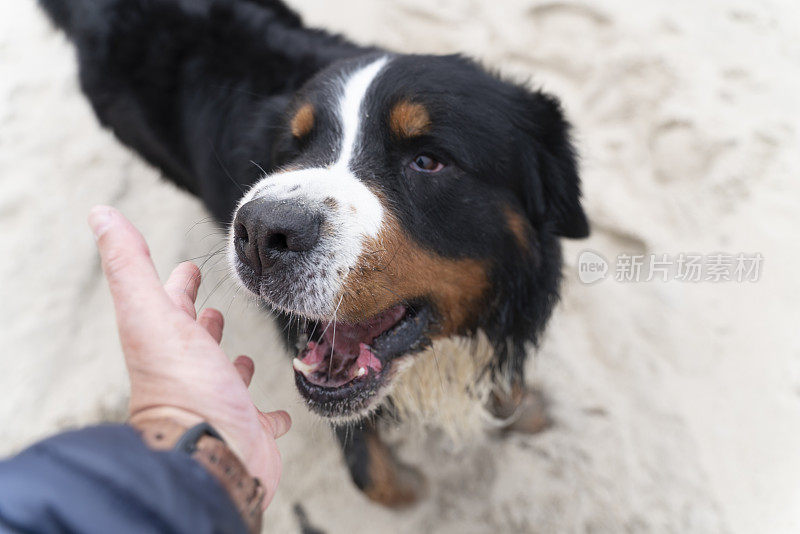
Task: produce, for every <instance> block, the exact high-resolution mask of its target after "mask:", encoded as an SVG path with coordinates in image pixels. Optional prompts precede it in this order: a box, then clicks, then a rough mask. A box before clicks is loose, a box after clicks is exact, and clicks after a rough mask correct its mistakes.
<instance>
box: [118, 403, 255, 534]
mask: <svg viewBox="0 0 800 534" xmlns="http://www.w3.org/2000/svg"><path fill="white" fill-rule="evenodd" d="M131 425H132V426H133V427H134V428H135V429H136V430H137V431H138V432H139V434H140V436H141V438H142V440H143V441H144V442H145V444H146V445H147V446H148V447H150V448H151V449H154V450H162V451H163V450H179V451H182V452H185V453H187V454H189V455H190V456H191V457H192V458H194V459H195V460H196V461H197V462H199V463H200V464H201V465H202V466H203V467H205V468H206V470H207V471H208V472H209V473H210V474H211V476H213V477H214V478H215V479H216V480H217V481H218V482H219V483H220V484H221V485H222V487H223V488H225V491H227V492H228V495H229V496H230V498H231V500H232V501H233V503H234V505H235V506H236V509H237V510H238V511H239V514H240V516H241V518H242V520H243V521H244V523H245V525H246V526H247V530H248V531H249V532H251V533H257V532H260V531H261V516H262V509H261V508H262V503H263V502H264V497H265V495H266V492H265V490H264V487H263V486H262V485H261V482H260V481H259V480H258V479H257V478H254V477H252V476H250V474H249V473H248V472H247V469H246V468H245V466H244V464H242V462H241V460H239V458H238V457H237V456H236V455H235V454H234V453H233V451H231V449H230V448H229V447H228V446H227V445H226V444H225V441H224V440H223V439H222V437H221V436H220V435H219V433H217V432H216V430H214V428H213V427H211V425H209V424H208V423H200V424H198V425H195V426H193V427H187V426H185V425H182V424H180V423H178V422H177V421H175V420H174V419H170V418H168V417H159V418H150V419H136V420H132V421H131Z"/></svg>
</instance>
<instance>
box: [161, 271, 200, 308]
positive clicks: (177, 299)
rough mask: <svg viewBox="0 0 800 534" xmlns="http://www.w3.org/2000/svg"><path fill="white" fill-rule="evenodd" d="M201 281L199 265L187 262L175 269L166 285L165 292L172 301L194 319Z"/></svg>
mask: <svg viewBox="0 0 800 534" xmlns="http://www.w3.org/2000/svg"><path fill="white" fill-rule="evenodd" d="M200 279H201V276H200V269H198V267H197V265H195V264H194V263H192V262H190V261H185V262H183V263H181V264H180V265H178V266H177V267H175V269H173V271H172V274H170V275H169V278H168V279H167V283H165V284H164V291H166V292H167V295H168V296H169V298H170V300H171V301H172V302H173V303H174V304H175V306H177V307H178V308H179V309H181V310H183V311H184V312H185V313H186V314H187V315H189V316H190V317H191V318H192V319H195V318H196V316H197V313H196V311H195V309H194V301H195V300H196V299H197V290H198V288H199V287H200Z"/></svg>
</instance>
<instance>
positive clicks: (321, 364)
mask: <svg viewBox="0 0 800 534" xmlns="http://www.w3.org/2000/svg"><path fill="white" fill-rule="evenodd" d="M405 313H406V309H405V307H404V306H400V305H398V306H395V307H393V308H390V309H388V310H386V311H385V312H383V313H382V314H380V315H378V316H376V317H374V318H372V319H369V320H367V321H364V322H363V323H358V324H353V325H350V324H344V323H335V324H333V323H329V324H327V325H325V326H324V327H322V328H324V329H325V330H324V333H323V334H322V338H321V339H320V340H319V343H315V342H314V341H309V342H308V345H307V347H306V350H305V351H304V352H305V354H304V355H303V358H302V360H300V361H301V362H302V363H303V364H304V365H303V369H298V370H300V371H301V372H302V373H303V375H304V376H305V377H306V379H307V380H309V381H310V382H312V383H314V384H317V385H319V386H326V387H339V386H341V385H344V384H346V383H348V382H350V381H351V380H353V379H354V378H357V377H359V376H363V375H364V374H365V373H366V372H370V371H374V372H376V373H379V372H380V371H381V368H382V367H383V365H382V364H381V361H380V360H379V359H378V358H376V357H375V355H374V354H372V351H371V350H370V348H369V346H368V343H371V342H372V340H373V339H375V338H376V337H377V336H379V335H380V334H382V333H383V332H385V331H386V330H388V329H389V328H391V327H392V326H394V325H395V324H396V323H397V322H398V321H399V320H400V319H402V318H403V315H405ZM331 347H335V350H334V351H333V354H332V355H331ZM360 369H364V370H365V371H361V374H359V372H360Z"/></svg>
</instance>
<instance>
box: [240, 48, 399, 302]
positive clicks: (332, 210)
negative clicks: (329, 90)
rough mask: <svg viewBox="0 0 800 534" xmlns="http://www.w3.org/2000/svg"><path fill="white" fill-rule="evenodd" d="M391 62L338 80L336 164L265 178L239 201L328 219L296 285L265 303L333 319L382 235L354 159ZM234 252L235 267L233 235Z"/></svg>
mask: <svg viewBox="0 0 800 534" xmlns="http://www.w3.org/2000/svg"><path fill="white" fill-rule="evenodd" d="M387 61H388V59H387V58H386V57H382V58H380V59H377V60H375V61H373V62H371V63H369V64H368V65H366V66H364V67H361V68H359V69H356V70H355V71H354V72H352V73H350V74H349V75H348V76H346V77H345V78H344V79H342V80H340V81H339V83H341V86H340V88H339V101H338V102H337V103H336V106H337V108H336V109H335V110H334V111H335V112H336V115H337V119H338V121H339V124H340V127H341V139H340V143H341V144H340V145H339V146H337V147H332V148H333V149H334V150H336V149H338V153H334V154H335V155H334V157H335V158H336V161H335V162H334V163H333V164H332V165H330V166H328V167H312V168H305V169H299V170H296V171H283V172H277V173H274V174H271V175H268V176H265V177H264V178H263V179H262V180H261V181H259V182H258V183H257V184H255V185H254V186H253V188H252V189H251V190H250V191H249V192H248V193H247V194H246V195H245V196H244V198H242V200H241V201H240V202H239V206H240V207H241V206H242V205H244V204H246V203H247V202H249V201H251V200H254V199H257V198H265V199H270V200H277V201H285V202H288V203H296V204H297V205H298V206H303V207H304V208H305V209H314V210H319V212H320V213H321V214H324V223H323V226H324V227H325V228H326V231H325V232H323V235H322V237H321V238H320V241H319V243H318V244H317V245H316V246H315V248H314V249H313V250H311V251H309V252H307V253H305V255H304V258H303V259H301V260H300V261H298V262H297V264H296V265H295V267H294V271H296V272H294V273H291V276H290V278H291V279H292V280H293V281H291V282H288V281H284V283H281V284H279V285H280V286H281V287H280V288H278V287H272V288H271V289H273V290H277V292H271V291H269V289H270V288H267V290H264V289H262V291H261V293H262V296H263V297H264V298H267V299H268V300H270V301H271V302H272V303H273V304H274V305H275V306H277V307H279V308H282V309H284V310H286V311H291V312H295V313H300V314H302V315H305V316H307V317H317V318H322V317H326V316H328V315H329V314H331V313H332V312H333V309H334V308H335V306H336V302H334V301H335V300H336V299H338V298H339V294H340V292H341V290H342V286H343V283H344V279H345V278H346V277H347V274H348V273H349V270H350V268H352V267H354V266H355V265H356V263H357V262H358V259H359V256H360V255H361V252H362V249H363V242H364V240H365V238H368V237H371V238H374V237H376V236H377V235H378V233H379V232H380V229H381V225H382V222H383V206H382V205H381V202H380V200H379V199H378V197H377V196H376V195H375V194H374V193H373V192H372V191H371V190H370V189H369V188H368V187H367V186H366V184H365V183H364V182H362V181H361V180H359V178H358V176H356V174H355V173H354V171H353V160H354V157H355V156H356V155H357V153H358V145H359V143H361V142H362V137H361V134H362V131H363V121H364V120H366V119H367V118H368V116H367V114H366V109H365V108H364V101H365V100H366V97H367V95H368V94H369V89H370V87H371V85H372V83H373V82H374V80H375V78H376V77H377V76H378V74H379V73H380V71H381V69H382V68H383V67H384V66H385V65H386V63H387ZM331 200H334V201H335V202H330V201H331ZM230 247H231V251H230V254H231V257H232V258H234V260H233V261H234V264H235V254H234V252H233V237H232V236H231V245H230ZM287 274H289V273H287ZM275 278H277V276H275ZM273 282H274V281H273ZM283 286H286V287H283ZM289 286H291V287H289ZM265 293H266V294H265ZM277 293H280V294H281V295H283V296H279V295H278V294H277Z"/></svg>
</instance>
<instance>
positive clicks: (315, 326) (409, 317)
mask: <svg viewBox="0 0 800 534" xmlns="http://www.w3.org/2000/svg"><path fill="white" fill-rule="evenodd" d="M430 324H431V314H430V310H429V307H428V306H425V305H418V306H411V305H408V306H406V305H403V304H397V305H395V306H392V307H391V308H388V309H387V310H385V311H383V312H381V313H379V314H377V315H375V316H373V317H371V318H369V319H367V320H365V321H362V322H359V323H355V324H352V323H343V322H334V321H331V322H321V321H314V322H311V323H310V324H309V325H308V327H307V330H306V336H305V339H304V344H302V343H301V346H300V347H299V354H298V356H297V357H296V358H295V359H294V360H293V362H292V363H293V366H294V370H295V382H296V383H297V388H298V389H299V391H300V393H301V394H302V395H303V396H304V397H305V398H306V400H307V401H308V404H309V406H311V408H312V409H314V410H315V411H317V412H318V413H320V414H321V415H324V416H327V417H337V416H340V417H343V416H348V415H351V414H355V413H358V412H362V411H364V410H365V409H366V408H368V407H369V406H370V404H371V402H372V401H373V399H374V397H375V396H376V395H377V394H378V393H379V392H380V391H381V389H382V387H384V386H385V385H387V384H388V382H389V381H390V380H391V378H392V375H393V374H394V366H395V363H396V360H398V359H399V358H400V357H402V356H405V355H407V354H411V353H414V352H417V351H419V350H421V349H423V348H425V347H426V346H428V345H429V344H430V340H429V339H428V337H427V333H428V329H429V326H430Z"/></svg>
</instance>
